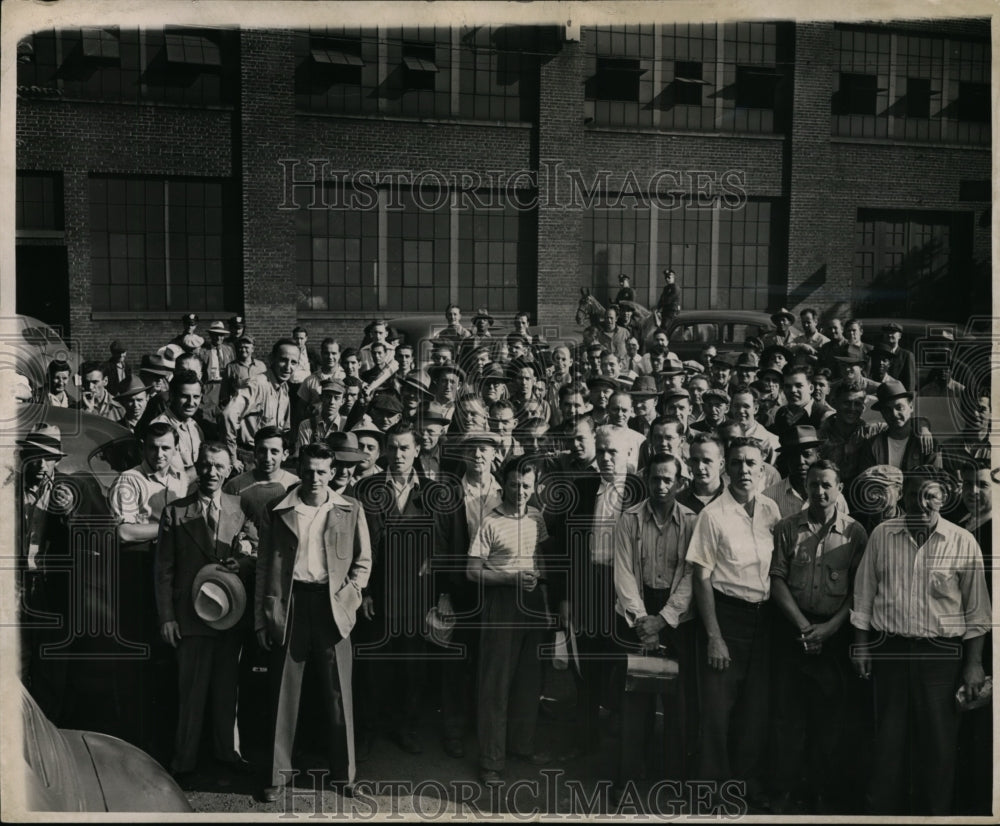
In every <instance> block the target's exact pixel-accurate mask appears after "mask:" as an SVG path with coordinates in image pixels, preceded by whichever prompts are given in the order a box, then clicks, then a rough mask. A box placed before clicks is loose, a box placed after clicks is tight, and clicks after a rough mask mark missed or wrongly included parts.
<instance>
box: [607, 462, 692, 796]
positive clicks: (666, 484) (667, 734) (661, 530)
mask: <svg viewBox="0 0 1000 826" xmlns="http://www.w3.org/2000/svg"><path fill="white" fill-rule="evenodd" d="M681 469H682V465H681V462H680V460H679V459H678V458H677V457H676V456H671V455H669V454H666V453H656V454H654V455H653V456H652V457H651V458H650V460H649V464H648V465H647V466H646V477H645V478H646V489H647V491H648V493H649V496H648V497H647V498H646V499H644V500H643V501H642V502H640V503H639V504H638V505H634V506H632V507H631V508H628V509H626V510H625V512H624V513H623V514H622V516H621V519H620V521H619V522H618V525H617V526H616V528H615V535H614V543H615V561H614V582H615V593H616V595H617V600H616V602H615V611H616V613H617V615H618V617H619V618H620V620H621V621H620V622H619V628H618V631H617V633H618V639H619V641H620V642H621V643H623V644H624V645H625V646H626V648H629V649H631V650H633V651H634V650H636V649H637V648H639V647H641V648H643V649H655V648H656V647H657V646H659V645H661V644H663V645H666V646H667V648H668V650H669V651H670V652H671V655H672V656H675V657H677V659H678V661H679V663H680V669H681V672H682V673H683V674H684V676H685V677H686V676H687V675H688V672H689V670H691V669H693V668H694V665H695V663H694V633H693V626H692V623H690V622H689V620H690V619H691V617H692V616H693V603H692V592H691V588H692V584H691V583H692V570H691V566H690V565H689V564H687V562H686V560H685V556H686V553H687V546H688V542H689V541H690V539H691V530H692V528H693V527H694V522H695V518H696V516H695V514H694V513H693V512H692V511H690V510H688V509H687V508H685V507H684V506H683V505H681V504H679V503H678V502H677V501H676V499H675V498H674V494H675V493H676V492H677V491H678V490H679V489H680V488H681V487H682V485H683V481H682V476H681ZM682 679H683V678H682ZM689 684H690V685H691V687H693V685H694V684H693V683H689ZM684 689H685V686H684V684H682V683H678V685H677V686H676V692H675V695H674V698H673V699H671V698H670V696H669V695H667V694H663V695H661V696H662V702H663V721H664V726H663V735H664V740H663V741H662V742H661V744H660V748H659V749H658V750H660V751H662V752H663V753H664V754H665V755H666V756H667V765H666V768H667V770H668V776H670V777H676V776H680V777H686V776H687V768H688V767H687V765H686V760H685V757H686V756H687V751H688V749H687V742H688V737H689V736H694V733H695V731H696V729H695V730H690V731H689V730H688V725H686V724H688V723H692V724H693V723H694V719H695V718H693V716H692V715H690V714H689V713H688V702H689V701H690V702H694V700H695V697H694V696H691V697H688V696H687V692H686V691H685V690H684ZM655 711H656V698H655V696H654V695H651V694H647V693H632V692H625V694H624V697H623V699H622V731H621V741H620V748H621V750H620V754H619V761H618V783H619V784H620V785H621V784H624V783H626V782H627V781H628V780H634V779H637V778H638V777H639V776H640V774H641V768H642V764H643V757H644V755H645V754H646V753H647V748H646V746H647V745H648V739H649V738H648V735H650V734H651V733H652V732H653V730H654V728H655V726H654V723H655Z"/></svg>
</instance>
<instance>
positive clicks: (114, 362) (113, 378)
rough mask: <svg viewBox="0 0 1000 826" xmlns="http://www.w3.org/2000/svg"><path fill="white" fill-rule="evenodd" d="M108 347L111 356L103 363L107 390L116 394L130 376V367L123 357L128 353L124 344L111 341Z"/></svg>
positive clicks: (113, 394)
mask: <svg viewBox="0 0 1000 826" xmlns="http://www.w3.org/2000/svg"><path fill="white" fill-rule="evenodd" d="M110 349H111V358H110V359H108V361H107V363H106V364H105V370H104V374H105V375H106V376H107V377H108V392H109V393H111V395H112V396H117V395H118V394H119V393H120V392H121V391H122V388H124V387H125V385H127V384H128V380H129V379H130V378H132V368H131V367H130V366H129V364H128V362H127V361H126V359H125V357H126V356H127V355H128V353H127V352H126V348H125V345H124V344H122V343H121V342H120V341H118V340H115V341H112V342H111V347H110Z"/></svg>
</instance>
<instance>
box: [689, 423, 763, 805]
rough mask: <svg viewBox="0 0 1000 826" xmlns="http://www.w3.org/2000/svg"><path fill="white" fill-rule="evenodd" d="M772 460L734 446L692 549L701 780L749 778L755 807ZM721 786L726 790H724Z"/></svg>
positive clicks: (758, 800)
mask: <svg viewBox="0 0 1000 826" xmlns="http://www.w3.org/2000/svg"><path fill="white" fill-rule="evenodd" d="M763 464H764V458H763V456H762V455H761V452H760V447H758V446H757V443H756V442H755V441H753V440H751V439H745V438H740V437H737V438H734V439H732V440H731V441H730V442H729V444H728V446H727V449H726V468H727V470H728V472H729V479H730V482H729V487H728V488H727V489H726V492H725V493H723V494H722V496H720V497H719V498H718V499H716V500H715V501H714V502H712V503H711V504H709V505H706V506H705V509H704V510H703V511H702V512H701V514H699V516H698V521H697V522H696V523H695V526H694V534H693V536H692V538H691V544H690V545H689V546H688V556H687V559H688V562H689V563H690V564H692V565H694V566H695V598H696V601H697V604H698V612H699V614H700V615H701V621H702V626H703V629H702V633H701V635H700V642H701V650H702V651H703V652H705V657H704V659H703V660H702V661H701V662H699V680H700V684H701V701H702V705H701V723H702V726H701V736H700V752H699V768H698V770H697V771H696V775H695V776H696V777H698V778H701V779H703V780H714V781H717V782H722V781H726V780H730V779H733V778H736V779H739V780H743V781H745V782H746V783H747V796H748V800H749V802H750V805H751V806H752V807H765V806H766V801H765V800H764V799H763V797H762V794H763V788H762V782H761V777H762V771H763V766H762V762H763V757H764V754H765V751H764V749H765V746H766V742H767V720H768V716H767V715H768V672H769V669H770V657H769V655H770V650H769V646H770V623H769V621H768V606H767V600H768V597H769V596H770V589H771V580H770V569H771V555H772V552H773V550H774V540H773V538H772V536H771V531H772V530H773V528H774V526H775V525H776V524H777V523H778V521H779V519H780V514H779V513H778V509H777V507H776V506H775V504H774V503H773V502H772V501H771V500H770V499H767V498H766V497H764V496H761V495H757V494H756V491H757V487H758V484H759V480H760V474H761V468H762V466H763ZM716 791H718V790H716Z"/></svg>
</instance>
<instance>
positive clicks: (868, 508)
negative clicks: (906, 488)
mask: <svg viewBox="0 0 1000 826" xmlns="http://www.w3.org/2000/svg"><path fill="white" fill-rule="evenodd" d="M850 494H851V497H850V498H851V502H852V503H853V508H852V514H851V515H852V516H853V517H854V518H855V519H857V520H858V522H860V523H861V525H862V527H864V529H865V530H866V531H868V533H871V532H872V531H873V530H875V527H876V526H877V525H881V524H882V523H883V522H885V521H887V520H889V519H895V518H896V517H899V516H902V515H903V506H902V504H901V503H902V501H903V471H901V470H900V469H899V468H898V467H892V466H891V465H872V466H871V467H870V468H865V469H864V470H863V471H862V472H861V473H860V474H858V476H857V477H856V478H855V479H854V482H853V483H852V485H851V490H850Z"/></svg>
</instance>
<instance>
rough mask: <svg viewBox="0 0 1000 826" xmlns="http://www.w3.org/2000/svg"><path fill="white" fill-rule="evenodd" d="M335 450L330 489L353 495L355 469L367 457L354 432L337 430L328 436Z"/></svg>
mask: <svg viewBox="0 0 1000 826" xmlns="http://www.w3.org/2000/svg"><path fill="white" fill-rule="evenodd" d="M326 444H327V447H329V448H330V450H331V451H333V478H332V479H331V480H330V489H331V490H332V491H334V492H335V493H339V494H340V495H341V496H353V495H354V494H353V492H352V491H353V483H354V471H355V470H356V469H357V467H358V465H359V464H361V462H362V461H363V460H364V458H365V454H364V452H363V451H362V450H361V447H360V446H359V445H358V437H357V436H356V435H355V434H354V433H344V432H342V431H337V432H336V433H331V434H330V435H329V436H327V438H326Z"/></svg>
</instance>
